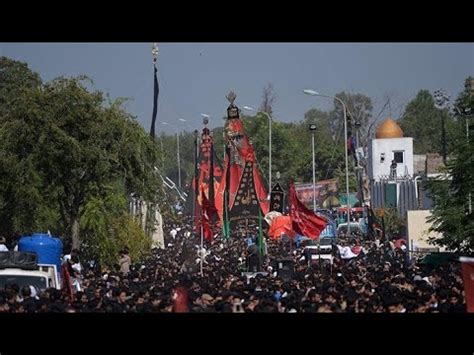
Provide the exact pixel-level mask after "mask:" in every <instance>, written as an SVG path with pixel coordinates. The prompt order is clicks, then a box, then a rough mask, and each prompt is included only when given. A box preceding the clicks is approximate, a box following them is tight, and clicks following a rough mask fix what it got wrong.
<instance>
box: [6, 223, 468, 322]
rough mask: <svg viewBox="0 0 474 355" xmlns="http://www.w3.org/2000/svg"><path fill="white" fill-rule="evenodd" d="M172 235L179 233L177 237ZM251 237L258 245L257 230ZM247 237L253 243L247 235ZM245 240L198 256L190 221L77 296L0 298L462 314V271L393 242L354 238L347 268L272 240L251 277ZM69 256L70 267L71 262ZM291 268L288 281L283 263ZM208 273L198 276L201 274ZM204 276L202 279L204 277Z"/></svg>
mask: <svg viewBox="0 0 474 355" xmlns="http://www.w3.org/2000/svg"><path fill="white" fill-rule="evenodd" d="M172 230H174V231H176V233H174V232H173V233H171V231H172ZM250 234H251V236H250V237H251V238H252V237H253V238H254V239H255V236H256V234H257V233H256V230H254V231H252V233H250ZM247 237H248V236H247ZM247 240H248V238H246V237H244V236H243V235H242V233H240V232H239V233H236V234H234V235H232V236H231V237H230V238H228V239H225V238H224V237H223V236H222V235H221V234H217V235H216V236H215V238H214V239H213V241H212V242H211V243H208V242H205V243H204V250H202V249H201V248H200V238H199V235H195V234H194V233H192V222H191V221H187V222H186V221H185V222H182V223H181V224H179V225H178V224H174V225H173V224H169V225H166V226H165V248H164V249H161V248H157V249H153V251H152V254H151V256H149V257H148V258H147V259H146V260H142V261H136V260H129V256H128V252H127V251H126V250H123V251H122V252H121V253H120V255H118V259H120V260H123V259H124V258H125V259H127V260H128V261H129V263H130V265H129V266H128V267H125V268H117V269H116V270H109V269H100V268H99V267H98V266H97V265H96V267H95V268H91V267H89V266H88V265H89V264H88V263H87V260H81V255H80V253H78V255H73V256H72V257H74V260H73V263H74V262H76V261H78V260H80V262H81V263H82V264H83V267H82V269H81V271H80V275H77V273H78V272H77V271H76V275H75V276H77V277H79V279H80V288H79V290H77V289H76V290H75V292H74V295H73V297H71V296H70V295H69V294H67V293H64V292H63V291H61V290H57V289H53V288H50V289H46V290H42V291H39V290H35V289H34V288H32V287H22V288H20V287H18V286H17V285H6V286H5V287H4V289H3V290H1V291H0V312H13V313H23V312H38V313H43V312H71V313H72V312H101V313H108V312H113V313H129V312H131V313H148V312H152V313H153V312H156V313H169V312H173V310H174V304H173V301H174V296H175V291H176V289H177V288H178V287H182V288H183V289H185V290H186V296H187V306H188V310H189V312H224V313H225V312H229V313H232V312H234V313H254V312H257V313H258V312H280V313H307V312H314V313H327V312H332V313H342V312H353V313H364V312H366V313H377V312H392V313H393V312H397V313H404V312H420V313H426V312H441V313H445V312H465V311H466V308H465V304H464V294H463V283H462V278H461V273H460V265H459V264H458V263H454V262H450V263H444V264H442V265H439V266H436V267H434V266H429V265H423V264H420V263H418V262H417V261H416V258H415V257H413V255H411V256H410V255H407V253H408V251H407V250H406V249H402V248H397V247H395V246H394V244H393V243H391V242H389V241H383V242H382V241H380V240H367V239H364V238H362V237H360V236H357V235H353V236H352V238H349V239H345V240H344V239H343V238H338V240H337V244H339V245H342V246H344V245H348V246H352V245H355V244H357V245H359V246H360V247H361V248H362V252H360V253H359V255H358V256H357V257H354V258H351V259H347V260H344V259H342V258H341V257H340V255H339V253H338V248H337V247H336V246H335V245H334V246H333V251H332V255H333V256H334V261H333V263H332V264H331V263H328V262H320V261H317V262H314V261H311V260H308V259H307V258H305V257H304V252H303V249H304V245H300V246H299V248H297V247H296V245H295V244H294V243H288V244H286V243H285V242H283V241H281V240H277V241H273V240H268V243H267V244H268V245H267V254H266V255H261V256H260V258H259V263H260V271H262V273H258V274H256V275H255V274H253V275H252V276H253V277H248V274H246V271H248V268H249V263H248V259H249V258H248V256H249V246H248V243H247ZM72 257H71V260H72ZM279 260H285V265H290V267H289V268H287V269H286V271H287V272H286V273H284V272H283V270H282V269H281V265H282V263H281V262H279ZM201 265H202V270H201ZM201 271H202V273H201Z"/></svg>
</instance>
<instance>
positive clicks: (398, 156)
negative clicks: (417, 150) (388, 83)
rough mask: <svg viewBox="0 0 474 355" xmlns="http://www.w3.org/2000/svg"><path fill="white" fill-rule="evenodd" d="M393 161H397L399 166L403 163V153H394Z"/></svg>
mask: <svg viewBox="0 0 474 355" xmlns="http://www.w3.org/2000/svg"><path fill="white" fill-rule="evenodd" d="M393 160H395V162H396V163H397V164H399V163H403V152H393Z"/></svg>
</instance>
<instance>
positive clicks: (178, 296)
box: [173, 286, 189, 313]
mask: <svg viewBox="0 0 474 355" xmlns="http://www.w3.org/2000/svg"><path fill="white" fill-rule="evenodd" d="M187 312H189V305H188V290H187V289H186V288H185V287H183V286H178V287H176V289H175V290H174V292H173V313H187Z"/></svg>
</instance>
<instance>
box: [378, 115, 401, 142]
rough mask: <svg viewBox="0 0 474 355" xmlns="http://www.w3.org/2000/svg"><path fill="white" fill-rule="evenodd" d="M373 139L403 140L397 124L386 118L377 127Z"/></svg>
mask: <svg viewBox="0 0 474 355" xmlns="http://www.w3.org/2000/svg"><path fill="white" fill-rule="evenodd" d="M375 138H403V131H402V129H401V128H400V126H399V125H398V124H397V122H395V121H394V120H392V119H391V118H387V119H386V120H385V121H383V122H382V123H381V124H380V125H379V126H378V127H377V132H375Z"/></svg>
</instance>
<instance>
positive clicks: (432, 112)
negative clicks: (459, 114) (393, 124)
mask: <svg viewBox="0 0 474 355" xmlns="http://www.w3.org/2000/svg"><path fill="white" fill-rule="evenodd" d="M442 116H443V117H442ZM443 119H444V122H445V130H446V139H447V148H448V153H449V152H450V151H452V150H453V148H454V144H453V143H454V141H455V137H456V136H457V135H458V128H457V127H456V124H455V122H454V120H453V118H452V116H451V115H450V114H449V113H448V111H440V110H438V109H437V108H436V107H435V103H434V99H433V96H432V95H431V93H430V92H429V91H428V90H420V91H419V92H418V94H417V95H416V97H415V99H413V100H412V101H410V102H409V103H408V104H407V106H406V108H405V112H404V113H403V116H402V118H401V119H400V120H399V124H400V127H401V128H402V130H403V132H404V135H405V137H412V138H413V149H414V153H415V154H425V153H441V152H442V141H441V132H442V129H441V128H442V127H441V122H442V120H443Z"/></svg>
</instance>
